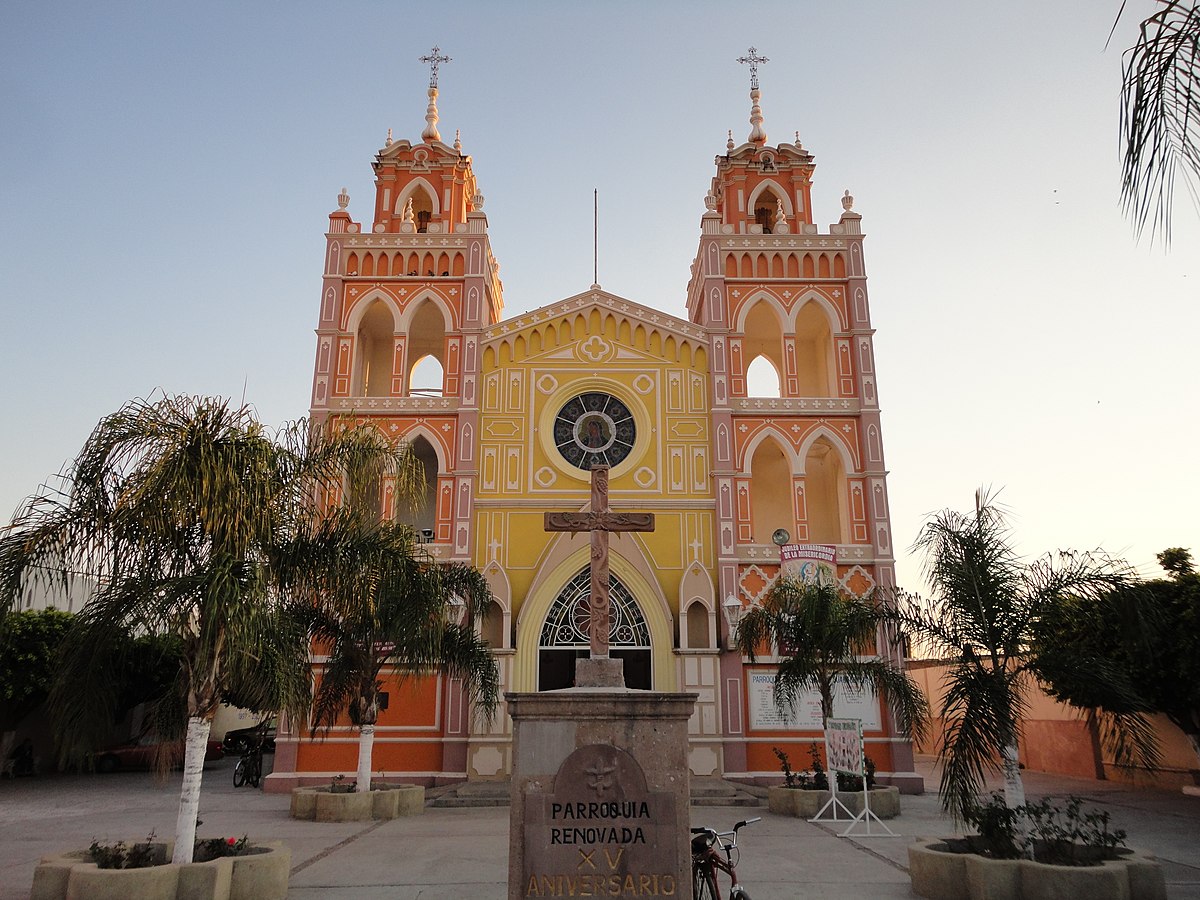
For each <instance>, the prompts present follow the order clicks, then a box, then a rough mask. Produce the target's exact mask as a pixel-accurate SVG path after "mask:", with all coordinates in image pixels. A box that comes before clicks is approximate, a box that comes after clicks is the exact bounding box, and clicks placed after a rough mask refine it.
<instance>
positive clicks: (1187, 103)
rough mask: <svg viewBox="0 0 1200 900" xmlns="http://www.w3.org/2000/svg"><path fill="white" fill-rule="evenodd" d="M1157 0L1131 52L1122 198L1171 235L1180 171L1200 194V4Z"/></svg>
mask: <svg viewBox="0 0 1200 900" xmlns="http://www.w3.org/2000/svg"><path fill="white" fill-rule="evenodd" d="M1158 2H1159V9H1158V11H1157V12H1156V13H1154V15H1152V16H1150V17H1148V18H1147V19H1145V20H1144V21H1143V22H1142V24H1141V29H1140V32H1139V36H1138V40H1137V43H1135V44H1134V46H1133V47H1132V48H1130V49H1129V50H1128V51H1127V52H1126V54H1125V61H1124V66H1123V70H1124V72H1123V83H1122V92H1121V140H1122V143H1123V144H1124V154H1123V164H1122V181H1121V200H1122V203H1123V205H1124V207H1125V211H1126V213H1127V214H1128V215H1129V216H1130V218H1131V219H1132V220H1133V222H1134V226H1135V228H1136V229H1137V232H1138V234H1141V232H1142V231H1143V230H1144V229H1145V227H1146V225H1147V224H1149V225H1150V226H1151V232H1152V233H1154V232H1157V233H1160V234H1161V235H1162V236H1163V238H1164V240H1165V241H1167V242H1169V241H1170V237H1171V208H1172V204H1173V202H1174V186H1175V176H1176V175H1177V174H1181V175H1182V176H1183V178H1184V181H1185V184H1186V185H1187V187H1188V189H1189V192H1190V193H1191V194H1192V198H1193V200H1197V201H1200V7H1198V6H1197V5H1196V3H1195V2H1184V0H1158ZM1124 9H1125V3H1122V4H1121V12H1123V11H1124ZM1117 18H1118V20H1119V19H1120V13H1118V16H1117ZM1113 27H1114V29H1115V28H1116V25H1115V24H1114V26H1113Z"/></svg>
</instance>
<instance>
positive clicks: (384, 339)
mask: <svg viewBox="0 0 1200 900" xmlns="http://www.w3.org/2000/svg"><path fill="white" fill-rule="evenodd" d="M395 328H396V326H395V321H394V320H393V318H392V312H391V310H390V309H388V307H387V304H385V303H384V302H383V301H382V300H373V301H372V302H371V305H370V306H369V307H367V311H366V313H365V314H364V315H363V317H362V319H361V320H360V321H359V324H358V335H357V338H358V340H357V343H358V352H357V358H356V361H355V378H354V382H355V387H356V390H355V394H356V395H357V396H360V397H387V396H390V395H391V393H392V359H393V356H394V353H395V345H396V335H395Z"/></svg>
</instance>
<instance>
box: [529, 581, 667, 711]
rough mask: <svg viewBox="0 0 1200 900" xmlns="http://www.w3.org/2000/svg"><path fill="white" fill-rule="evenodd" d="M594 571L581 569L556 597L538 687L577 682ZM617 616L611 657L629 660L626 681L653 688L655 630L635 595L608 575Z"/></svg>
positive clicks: (541, 649) (541, 647)
mask: <svg viewBox="0 0 1200 900" xmlns="http://www.w3.org/2000/svg"><path fill="white" fill-rule="evenodd" d="M590 592H591V571H590V569H588V568H583V569H580V570H579V572H578V573H577V574H576V575H575V577H574V578H572V579H571V580H570V581H569V582H567V584H566V586H565V587H564V588H563V589H562V591H561V592H560V593H559V595H558V597H556V598H555V600H554V603H552V604H551V606H550V611H549V612H548V613H547V614H546V621H545V622H544V623H542V633H541V636H540V638H539V639H538V685H537V689H538V690H539V691H554V690H559V689H560V688H569V687H571V686H572V685H573V684H574V683H575V660H576V659H581V658H583V657H586V656H587V655H588V650H589V647H590V644H591V641H590V638H589V636H588V628H589V625H590V622H591V615H590V610H589V609H588V594H589V593H590ZM608 593H609V602H610V603H611V607H612V617H611V621H610V627H609V632H608V643H609V651H608V652H609V655H610V656H612V657H613V658H614V659H621V660H624V662H625V685H626V686H627V687H631V688H638V689H641V690H650V689H651V687H652V686H653V679H652V677H651V665H650V628H649V627H648V626H647V625H646V617H645V616H643V615H642V610H641V608H640V607H639V606H638V604H637V601H636V600H634V599H633V594H631V593H630V592H629V589H628V588H626V587H625V585H623V584H622V583H621V581H620V579H618V578H617V577H616V576H615V575H611V574H610V575H609V588H608Z"/></svg>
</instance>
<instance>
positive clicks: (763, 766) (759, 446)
mask: <svg viewBox="0 0 1200 900" xmlns="http://www.w3.org/2000/svg"><path fill="white" fill-rule="evenodd" d="M738 62H741V63H743V64H748V65H749V67H750V126H751V128H750V133H749V135H748V136H747V138H746V140H745V141H744V142H743V143H741V144H735V142H734V140H733V134H732V132H730V134H729V139H728V141H727V143H726V145H725V153H724V154H723V155H720V156H718V157H717V158H716V174H715V175H714V176H713V179H712V182H711V185H710V187H709V190H708V193H707V195H706V196H705V207H706V211H705V212H704V214H703V215H702V217H701V220H700V230H701V236H700V246H699V250H698V251H697V254H696V258H695V261H694V262H693V263H692V272H691V279H690V281H689V284H688V296H687V309H688V315H689V318H690V319H691V321H692V322H694V323H696V324H698V325H701V326H703V327H704V328H705V329H706V330H707V333H708V335H709V341H710V353H711V366H712V375H711V380H710V385H709V389H710V395H711V403H712V426H711V427H712V435H713V443H714V446H713V462H714V464H713V482H714V489H715V492H716V495H715V498H714V499H715V503H716V520H717V535H716V547H717V573H716V574H717V580H718V583H719V588H718V590H719V592H720V596H721V597H723V598H724V600H723V601H722V608H723V610H724V611H725V612H726V617H725V622H726V627H727V629H728V630H729V631H732V630H733V628H734V627H735V626H736V621H737V618H738V617H739V616H740V614H741V612H742V611H743V610H744V609H745V608H748V607H749V606H750V605H752V604H754V603H756V602H757V601H759V600H760V599H761V597H762V596H763V595H764V594H765V592H766V591H767V589H768V588H769V587H770V585H771V583H772V582H773V581H774V579H775V578H776V577H778V575H779V573H780V571H781V569H782V564H781V559H780V550H779V548H777V547H776V546H775V543H777V542H779V541H780V539H782V541H783V542H785V543H786V542H792V543H794V544H799V545H804V546H805V548H806V549H805V551H804V552H806V553H809V554H812V555H813V556H814V557H817V558H820V559H824V560H829V561H831V562H832V565H830V566H829V567H828V568H829V570H830V571H831V572H832V574H833V575H834V577H836V578H837V580H838V582H839V583H840V584H841V586H842V587H843V588H844V589H845V590H847V591H848V592H850V593H852V594H856V595H859V596H865V595H866V594H868V593H869V592H870V591H871V590H872V589H874V588H876V587H881V588H889V587H892V586H893V585H894V584H895V559H894V549H893V546H892V535H891V523H890V518H889V513H888V499H887V484H886V474H887V473H886V470H885V467H884V458H883V443H882V438H881V433H880V422H879V402H878V397H877V394H876V385H875V359H874V351H873V341H874V329H873V328H872V326H871V319H870V308H869V305H868V302H867V280H866V270H865V268H864V259H863V240H864V235H863V233H862V227H861V226H862V217H861V216H860V215H859V214H858V213H857V212H855V211H854V208H853V207H854V198H852V197H851V196H850V192H849V191H846V192H845V194H844V195H843V197H842V213H841V215H840V216H839V218H838V220H837V221H836V222H834V223H833V224H831V225H829V226H828V228H826V229H824V230H822V229H821V228H819V227H818V226H817V225H816V224H815V223H814V215H813V211H812V202H811V192H812V176H813V172H814V170H815V168H816V166H815V164H814V157H813V155H812V154H811V153H810V152H809V151H808V150H806V149H805V148H804V146H803V145H802V144H801V143H800V135H799V133H798V132H797V133H796V138H795V141H793V142H784V143H780V144H777V145H774V146H772V145H770V144H769V143H768V138H767V131H766V127H765V117H764V115H763V109H762V104H761V100H762V95H761V91H760V89H759V83H758V66H759V65H760V64H763V63H766V62H767V59H766V58H765V57H762V56H759V55H758V53H757V51H756V50H755V49H754V48H753V47H751V48H750V52H749V54H748V55H747V56H744V57H741V58H740V59H739V60H738ZM773 537H774V538H775V540H774V541H773ZM878 652H879V653H880V654H881V655H893V654H895V653H896V651H895V650H894V649H893V648H891V647H889V646H886V645H885V643H884V642H883V641H880V642H879V646H878ZM896 663H897V664H898V665H900V664H902V660H901V659H899V658H897V659H896ZM746 674H747V673H745V672H743V665H742V660H741V659H740V658H738V655H737V654H724V655H723V656H722V680H723V681H728V680H732V679H737V680H742V681H743V683H746V684H748V683H749V679H746V678H745V675H746ZM747 702H748V703H749V704H751V705H753V704H754V702H755V698H754V697H753V696H748V697H747ZM726 706H727V707H729V702H728V700H726ZM723 715H724V716H725V720H726V721H739V720H740V719H739V716H740V711H739V710H737V709H733V708H731V707H729V708H726V709H724V710H723ZM747 725H748V727H749V728H750V729H751V730H753V728H754V723H753V721H751V722H748V723H747ZM879 730H880V734H878V735H871V734H870V733H869V730H868V736H867V740H868V747H869V748H870V744H871V742H872V740H874V741H876V742H878V745H879V749H880V750H881V751H885V750H886V755H890V757H891V758H890V760H889V762H890V763H891V769H892V773H893V774H892V775H891V776H889V779H890V780H891V782H892V783H894V784H900V783H905V782H906V780H907V781H913V780H914V779H919V776H916V775H915V774H913V772H912V770H913V759H912V748H911V744H910V743H908V742H907V741H905V740H903V739H902V738H899V737H897V736H896V734H895V731H894V728H893V727H892V725H891V723H889V722H887V721H886V714H885V715H884V721H882V722H881V723H880V728H879ZM767 747H768V744H763V743H757V744H756V743H744V742H727V743H726V749H725V754H726V756H725V765H726V772H727V773H729V772H737V771H740V770H744V771H764V770H766V771H769V770H771V769H772V768H773V763H772V761H771V760H770V759H769V758H768V757H769V756H770V753H769V750H768V751H767V753H766V755H765V756H764V755H763V754H762V753H761V752H760V750H761V749H762V748H767ZM878 756H879V757H880V758H884V756H885V753H884V752H881V753H879V754H878ZM760 757H761V758H760ZM883 767H884V766H883V765H882V764H881V766H880V768H881V769H882V768H883ZM910 776H911V777H910ZM913 783H917V781H913Z"/></svg>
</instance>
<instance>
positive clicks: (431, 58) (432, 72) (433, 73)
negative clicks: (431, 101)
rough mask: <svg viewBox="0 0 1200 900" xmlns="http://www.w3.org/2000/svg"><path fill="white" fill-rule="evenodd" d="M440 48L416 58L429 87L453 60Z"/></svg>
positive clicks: (435, 83) (432, 85) (434, 84)
mask: <svg viewBox="0 0 1200 900" xmlns="http://www.w3.org/2000/svg"><path fill="white" fill-rule="evenodd" d="M441 49H442V48H441V47H439V46H437V45H436V44H435V45H434V47H433V52H432V53H429V54H428V55H426V56H422V57H420V58H419V60H418V61H419V62H423V63H428V65H429V86H430V87H431V88H435V87H437V70H438V64H439V63H444V62H453V60H452V59H450V57H448V56H439V55H438V54H439V53H440V52H441ZM750 52H751V53H753V52H754V48H753V47H751V48H750ZM752 71H753V70H752Z"/></svg>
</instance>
